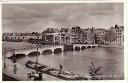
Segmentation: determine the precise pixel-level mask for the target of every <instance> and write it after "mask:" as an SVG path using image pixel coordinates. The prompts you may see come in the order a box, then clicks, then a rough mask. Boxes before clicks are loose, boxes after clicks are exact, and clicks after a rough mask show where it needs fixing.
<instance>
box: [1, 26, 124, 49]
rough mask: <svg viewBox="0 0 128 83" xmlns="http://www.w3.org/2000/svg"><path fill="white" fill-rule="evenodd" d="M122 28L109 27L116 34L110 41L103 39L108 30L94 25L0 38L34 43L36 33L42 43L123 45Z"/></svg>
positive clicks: (9, 35)
mask: <svg viewBox="0 0 128 83" xmlns="http://www.w3.org/2000/svg"><path fill="white" fill-rule="evenodd" d="M123 28H124V27H123V26H118V25H115V26H114V27H111V28H110V29H109V30H110V31H113V32H114V33H115V35H116V39H115V40H114V41H111V42H110V41H106V39H105V35H106V34H107V33H108V31H109V30H106V29H101V28H98V29H97V28H94V27H92V28H88V29H82V28H80V27H79V26H74V27H72V28H56V29H54V28H47V29H46V30H45V31H43V32H42V33H38V32H32V33H28V32H27V33H3V35H2V40H3V41H11V42H31V43H36V40H37V35H39V42H40V43H41V44H42V45H46V44H48V45H60V44H61V45H71V44H101V45H107V46H109V47H123V42H124V35H123ZM110 36H111V35H110Z"/></svg>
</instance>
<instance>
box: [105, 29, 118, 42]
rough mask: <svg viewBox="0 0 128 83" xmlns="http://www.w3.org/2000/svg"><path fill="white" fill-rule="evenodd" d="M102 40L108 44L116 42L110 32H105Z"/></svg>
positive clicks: (112, 33) (114, 36)
mask: <svg viewBox="0 0 128 83" xmlns="http://www.w3.org/2000/svg"><path fill="white" fill-rule="evenodd" d="M104 39H105V41H107V42H110V43H111V42H113V41H115V40H116V34H115V32H114V31H112V30H109V31H108V32H106V34H105V37H104Z"/></svg>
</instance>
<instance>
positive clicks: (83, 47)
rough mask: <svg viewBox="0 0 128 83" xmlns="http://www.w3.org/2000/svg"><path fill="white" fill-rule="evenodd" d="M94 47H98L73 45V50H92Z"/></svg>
mask: <svg viewBox="0 0 128 83" xmlns="http://www.w3.org/2000/svg"><path fill="white" fill-rule="evenodd" d="M94 47H98V44H74V45H73V50H76V49H79V50H83V49H87V48H94Z"/></svg>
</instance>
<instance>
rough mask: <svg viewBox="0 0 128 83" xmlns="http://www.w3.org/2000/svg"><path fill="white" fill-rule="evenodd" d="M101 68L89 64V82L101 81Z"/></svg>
mask: <svg viewBox="0 0 128 83" xmlns="http://www.w3.org/2000/svg"><path fill="white" fill-rule="evenodd" d="M101 69H102V67H95V65H94V63H93V62H91V66H89V70H88V73H89V75H90V76H91V78H90V79H91V80H102V72H101Z"/></svg>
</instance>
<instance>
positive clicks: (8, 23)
mask: <svg viewBox="0 0 128 83" xmlns="http://www.w3.org/2000/svg"><path fill="white" fill-rule="evenodd" d="M2 14H3V16H2V21H3V22H2V26H3V28H2V29H3V32H7V31H10V32H15V31H17V32H29V31H31V32H32V31H43V30H45V29H46V28H48V27H53V28H56V27H57V28H59V27H69V26H70V27H71V26H75V25H78V26H80V27H82V28H87V27H92V26H96V27H101V28H102V27H105V28H109V27H111V26H112V25H113V26H114V25H115V24H120V25H123V3H42V4H41V3H38V4H4V5H2Z"/></svg>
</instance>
